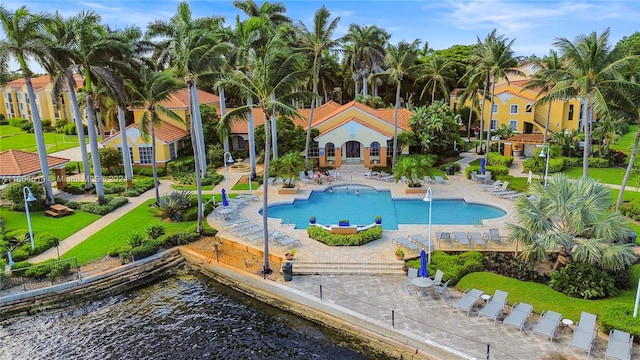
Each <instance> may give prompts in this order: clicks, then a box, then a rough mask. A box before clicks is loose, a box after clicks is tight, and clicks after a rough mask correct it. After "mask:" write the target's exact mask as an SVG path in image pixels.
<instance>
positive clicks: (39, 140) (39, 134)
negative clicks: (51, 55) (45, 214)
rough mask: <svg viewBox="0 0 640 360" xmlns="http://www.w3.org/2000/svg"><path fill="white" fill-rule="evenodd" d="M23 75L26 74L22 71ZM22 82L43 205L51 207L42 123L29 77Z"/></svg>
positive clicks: (51, 190)
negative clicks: (38, 166)
mask: <svg viewBox="0 0 640 360" xmlns="http://www.w3.org/2000/svg"><path fill="white" fill-rule="evenodd" d="M22 70H23V71H22V72H23V73H24V74H26V73H27V72H26V71H25V69H22ZM24 82H25V83H26V84H27V94H28V95H29V105H30V106H31V114H32V116H33V132H34V133H35V137H36V146H37V148H38V158H39V160H40V168H41V169H42V179H43V183H42V184H43V185H44V192H45V203H46V204H47V205H51V204H54V203H55V200H54V199H53V188H52V187H51V175H50V174H49V162H48V160H47V147H46V146H45V143H44V131H42V121H41V120H40V112H39V111H38V105H37V103H36V100H37V98H36V94H35V92H34V91H33V84H32V83H31V77H30V76H28V75H25V77H24Z"/></svg>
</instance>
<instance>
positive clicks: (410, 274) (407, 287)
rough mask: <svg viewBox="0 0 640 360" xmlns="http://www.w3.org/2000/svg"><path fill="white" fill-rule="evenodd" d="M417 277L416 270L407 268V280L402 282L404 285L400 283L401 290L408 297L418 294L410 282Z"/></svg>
mask: <svg viewBox="0 0 640 360" xmlns="http://www.w3.org/2000/svg"><path fill="white" fill-rule="evenodd" d="M417 277H418V269H416V268H409V269H408V270H407V279H406V280H405V281H404V283H402V290H404V292H405V293H407V294H409V295H414V294H416V293H417V292H418V289H416V287H415V285H413V284H412V283H411V280H412V279H415V278H417Z"/></svg>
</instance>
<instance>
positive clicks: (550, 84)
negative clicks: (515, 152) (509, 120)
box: [524, 50, 566, 144]
mask: <svg viewBox="0 0 640 360" xmlns="http://www.w3.org/2000/svg"><path fill="white" fill-rule="evenodd" d="M534 64H535V65H536V67H537V68H538V71H536V72H535V73H534V74H533V76H531V79H530V80H529V82H527V85H525V87H524V88H525V89H530V90H535V91H536V92H538V95H537V99H536V101H535V102H534V103H533V106H537V105H541V104H547V117H546V121H545V125H544V137H543V140H542V143H543V144H546V143H547V139H548V137H549V121H550V120H551V104H552V102H553V100H552V98H550V97H548V93H549V91H550V90H552V89H553V88H554V86H556V84H557V83H558V80H559V78H558V76H560V74H559V72H558V70H560V69H561V68H562V66H563V65H562V61H561V59H560V57H559V56H558V52H556V51H554V50H551V51H549V55H547V56H545V57H544V58H542V59H540V60H539V61H535V62H534ZM565 100H566V99H565Z"/></svg>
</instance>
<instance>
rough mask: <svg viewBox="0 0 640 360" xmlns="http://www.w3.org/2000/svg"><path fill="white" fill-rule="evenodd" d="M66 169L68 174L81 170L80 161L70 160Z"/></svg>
mask: <svg viewBox="0 0 640 360" xmlns="http://www.w3.org/2000/svg"><path fill="white" fill-rule="evenodd" d="M64 171H65V173H66V174H67V175H72V174H75V173H76V172H79V171H80V166H79V163H76V162H70V163H68V164H66V165H65V166H64Z"/></svg>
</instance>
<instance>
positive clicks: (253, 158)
mask: <svg viewBox="0 0 640 360" xmlns="http://www.w3.org/2000/svg"><path fill="white" fill-rule="evenodd" d="M247 106H248V107H249V116H247V124H248V127H249V162H250V163H251V176H252V177H256V175H257V172H256V142H255V137H254V133H253V130H254V127H255V125H254V122H253V98H252V97H251V96H249V98H247Z"/></svg>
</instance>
